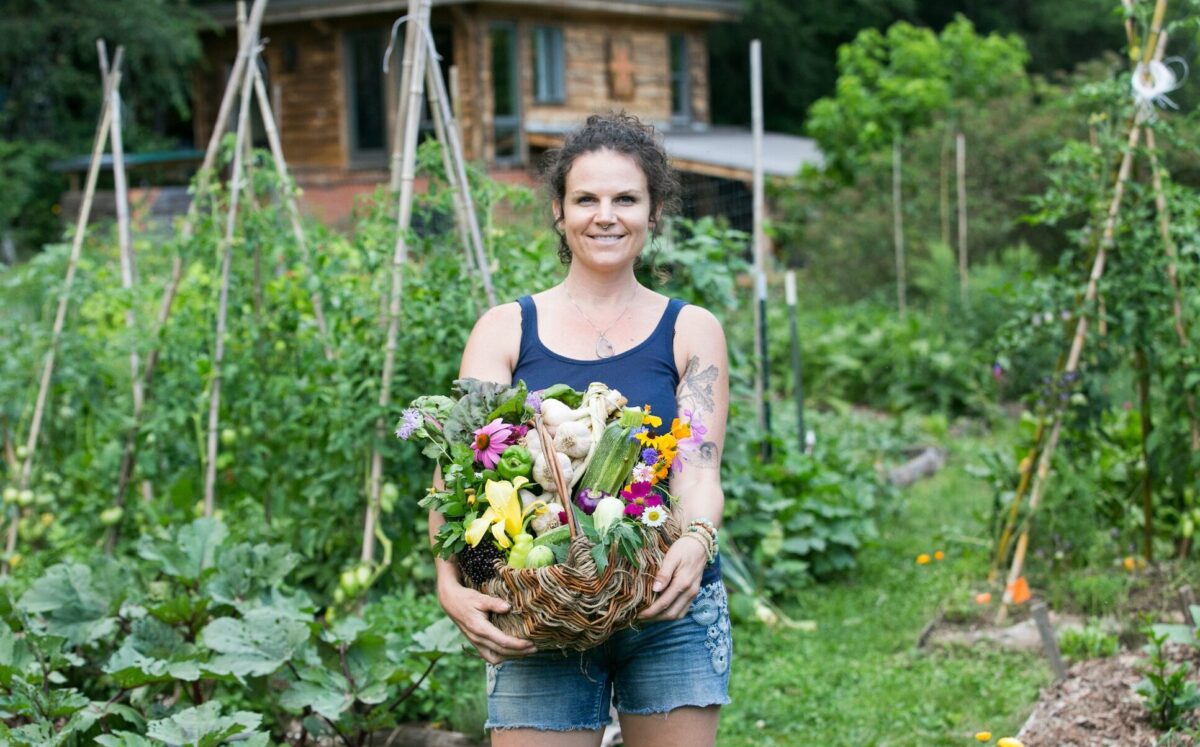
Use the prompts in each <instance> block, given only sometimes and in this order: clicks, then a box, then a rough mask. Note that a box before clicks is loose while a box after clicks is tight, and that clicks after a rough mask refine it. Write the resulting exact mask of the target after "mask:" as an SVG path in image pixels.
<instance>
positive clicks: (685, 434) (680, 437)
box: [671, 418, 692, 441]
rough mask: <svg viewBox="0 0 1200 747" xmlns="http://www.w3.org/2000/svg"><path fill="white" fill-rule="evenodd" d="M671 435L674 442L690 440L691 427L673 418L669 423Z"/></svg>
mask: <svg viewBox="0 0 1200 747" xmlns="http://www.w3.org/2000/svg"><path fill="white" fill-rule="evenodd" d="M671 435H672V436H674V437H675V440H676V441H684V440H686V439H688V438H691V436H692V427H691V426H690V425H688V424H687V423H684V422H682V421H680V420H679V418H675V419H674V420H673V421H671Z"/></svg>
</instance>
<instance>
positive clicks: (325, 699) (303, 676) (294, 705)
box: [279, 666, 354, 721]
mask: <svg viewBox="0 0 1200 747" xmlns="http://www.w3.org/2000/svg"><path fill="white" fill-rule="evenodd" d="M299 675H300V680H299V681H298V682H293V683H292V684H291V685H289V686H288V689H287V690H285V691H284V692H283V694H282V695H280V697H279V703H280V705H282V706H283V707H284V708H287V709H290V710H292V711H295V712H297V713H298V712H300V711H303V710H304V709H305V708H312V709H313V710H314V711H316V712H317V713H319V714H321V715H322V716H324V717H326V718H328V719H329V720H330V721H337V720H338V719H339V718H340V717H341V715H342V713H343V712H345V710H346V709H347V708H349V707H350V706H351V705H353V703H354V694H353V693H352V692H350V683H349V682H347V681H346V678H345V677H344V676H342V674H341V673H339V672H333V671H330V670H329V669H326V668H325V667H321V666H306V667H302V668H301V669H300V671H299Z"/></svg>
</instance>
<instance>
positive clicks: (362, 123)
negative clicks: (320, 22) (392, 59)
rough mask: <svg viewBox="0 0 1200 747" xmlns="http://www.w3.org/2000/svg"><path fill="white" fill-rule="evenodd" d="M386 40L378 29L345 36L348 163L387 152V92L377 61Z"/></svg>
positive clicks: (370, 159)
mask: <svg viewBox="0 0 1200 747" xmlns="http://www.w3.org/2000/svg"><path fill="white" fill-rule="evenodd" d="M385 42H386V39H385V38H384V35H383V34H382V33H380V32H379V31H378V30H377V29H371V30H367V31H351V32H349V33H347V34H346V36H345V77H346V102H347V104H348V106H347V107H346V109H347V111H348V112H349V122H348V123H347V124H348V130H349V136H350V160H351V161H357V162H359V163H362V162H374V161H378V160H379V159H382V158H385V157H386V153H387V150H386V148H387V108H386V107H387V104H386V102H387V93H386V90H385V88H384V85H385V82H386V81H385V75H384V72H383V68H382V67H380V64H379V63H380V61H381V60H382V59H383V50H384V44H385Z"/></svg>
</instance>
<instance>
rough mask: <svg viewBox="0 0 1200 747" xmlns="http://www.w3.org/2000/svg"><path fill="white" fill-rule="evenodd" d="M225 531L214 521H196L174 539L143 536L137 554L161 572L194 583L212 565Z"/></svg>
mask: <svg viewBox="0 0 1200 747" xmlns="http://www.w3.org/2000/svg"><path fill="white" fill-rule="evenodd" d="M228 535H229V530H228V529H226V528H225V525H224V524H222V523H221V522H219V521H217V520H216V519H211V518H201V519H196V520H195V521H193V522H192V523H191V524H188V525H187V526H184V527H182V528H181V529H180V530H179V532H178V533H177V534H176V536H175V537H174V538H171V539H165V540H164V539H154V538H150V537H143V540H142V542H141V543H140V545H139V546H138V554H139V555H141V556H142V557H143V558H144V559H146V560H149V561H151V562H155V563H157V564H158V566H159V568H160V569H161V570H162V572H163V573H166V574H167V575H168V576H174V577H176V578H181V579H183V580H185V581H197V580H199V579H200V576H201V575H202V574H203V573H204V572H205V571H206V570H208V569H209V568H211V567H212V565H213V560H214V558H215V557H216V554H217V549H218V548H219V547H220V545H221V543H222V542H224V541H225V538H226V537H227V536H228Z"/></svg>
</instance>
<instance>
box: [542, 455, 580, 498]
mask: <svg viewBox="0 0 1200 747" xmlns="http://www.w3.org/2000/svg"><path fill="white" fill-rule="evenodd" d="M554 457H555V460H556V461H557V462H558V471H559V472H561V473H562V477H563V482H564V483H566V484H567V485H570V484H571V479H572V478H573V477H574V476H575V471H574V469H573V468H572V466H571V459H570V457H568V456H567V455H566V454H558V453H556V454H555V455H554ZM533 480H534V482H536V483H537V484H538V485H541V486H542V489H543V490H545V491H546V492H547V493H557V492H558V488H557V486H556V485H555V484H554V473H553V472H551V471H550V463H549V460H548V459H547V458H546V455H545V454H541V455H539V456H538V457H536V458H535V459H534V460H533Z"/></svg>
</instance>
